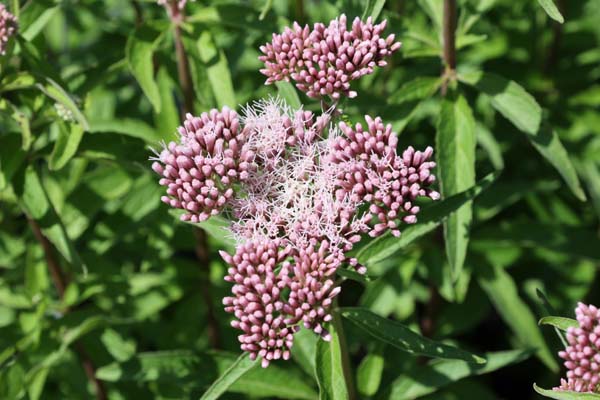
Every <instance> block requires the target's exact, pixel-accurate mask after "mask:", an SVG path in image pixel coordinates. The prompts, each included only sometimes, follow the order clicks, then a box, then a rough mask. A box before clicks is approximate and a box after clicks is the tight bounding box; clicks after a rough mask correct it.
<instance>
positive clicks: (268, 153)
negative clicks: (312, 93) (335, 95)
mask: <svg viewBox="0 0 600 400" xmlns="http://www.w3.org/2000/svg"><path fill="white" fill-rule="evenodd" d="M331 120H332V116H331V115H329V114H327V113H325V114H323V115H321V116H315V114H313V113H312V112H309V111H305V110H293V109H291V108H290V107H288V106H287V105H286V104H285V103H284V102H283V101H281V100H279V99H269V100H263V101H259V102H257V103H255V104H254V105H252V106H249V107H247V108H246V109H245V115H244V117H239V116H238V115H237V113H235V111H232V110H229V109H227V108H224V109H223V110H222V111H217V110H211V111H210V112H209V113H204V114H202V115H201V116H200V117H193V116H191V115H188V116H187V118H186V121H185V122H184V126H183V127H181V128H179V142H171V143H169V144H168V145H167V146H166V147H165V148H164V150H163V151H162V152H161V153H160V154H158V155H157V157H156V158H155V162H154V163H153V166H152V167H153V169H154V171H156V172H157V173H158V174H160V175H161V179H160V184H161V185H164V186H166V187H167V195H166V196H164V197H163V201H164V202H165V203H167V204H169V205H171V206H172V207H175V208H180V209H183V210H185V213H184V214H183V215H182V219H183V220H185V221H192V222H199V221H203V220H205V219H207V218H209V217H210V216H211V215H216V214H218V213H220V212H224V213H225V215H227V216H229V217H230V218H231V219H232V222H231V227H230V230H231V232H232V234H233V236H234V238H235V239H236V241H237V243H238V246H237V249H236V252H235V254H234V255H229V254H227V253H224V252H222V253H221V255H222V257H223V259H224V260H225V261H226V262H227V263H228V264H229V265H230V268H229V271H228V275H227V276H226V278H225V279H226V280H227V281H229V282H232V283H233V284H234V285H233V288H232V296H230V297H227V298H225V299H224V304H225V310H226V311H227V312H230V313H232V314H234V316H235V320H234V321H233V322H232V326H233V327H235V328H238V329H240V330H241V331H242V332H243V333H242V334H241V335H240V336H239V340H240V342H241V348H242V350H244V351H247V352H249V353H250V356H251V357H252V358H253V359H255V358H258V357H260V358H261V359H262V365H263V366H267V365H268V364H269V362H270V361H272V360H277V359H280V358H283V359H286V358H288V357H289V351H290V348H291V346H292V343H293V334H294V333H295V332H296V331H297V330H298V329H299V325H302V326H304V327H305V328H307V329H311V330H313V331H314V332H315V333H317V334H319V335H320V336H321V337H323V338H324V339H325V340H328V339H329V333H328V331H327V329H326V327H325V325H326V323H327V322H329V321H330V320H331V315H330V309H331V306H332V304H333V301H334V298H335V297H336V296H337V295H338V294H339V292H340V287H338V286H336V284H335V273H336V271H337V270H338V269H339V268H340V267H342V266H344V265H349V266H350V267H352V268H355V269H356V270H357V271H358V272H359V273H364V272H365V271H366V269H365V268H364V267H363V266H361V265H359V264H358V262H357V260H356V259H353V258H350V257H348V256H347V255H346V254H347V252H348V251H350V250H352V248H353V246H354V244H355V243H356V242H358V241H359V240H360V239H361V235H362V234H365V233H370V234H371V235H372V236H377V235H380V234H382V233H384V232H385V231H386V230H388V229H389V230H391V231H392V232H393V233H395V234H399V226H398V223H400V222H405V223H414V222H415V221H416V214H417V213H418V211H419V208H418V206H416V205H415V203H414V202H415V199H416V198H417V197H419V196H422V197H425V196H428V197H431V198H433V199H437V198H438V197H439V195H438V194H437V193H436V192H434V191H433V190H431V189H430V188H429V186H430V185H431V184H432V183H433V182H434V180H435V178H434V176H433V175H432V173H431V169H432V168H433V167H434V166H435V164H434V163H433V162H431V161H429V158H430V157H431V154H432V150H431V148H428V149H427V150H426V151H425V152H423V153H422V152H418V151H415V150H414V149H412V148H408V149H407V150H406V151H405V152H404V153H403V154H402V156H400V155H398V154H397V150H396V146H397V138H396V135H395V133H393V132H392V130H391V126H389V125H387V126H384V125H383V123H382V121H381V119H380V118H374V119H373V118H370V117H367V125H368V129H367V130H366V131H365V130H363V129H362V127H361V126H360V124H357V125H356V127H355V128H351V127H349V126H347V125H346V124H344V123H340V124H339V127H338V126H336V125H334V124H332V123H331Z"/></svg>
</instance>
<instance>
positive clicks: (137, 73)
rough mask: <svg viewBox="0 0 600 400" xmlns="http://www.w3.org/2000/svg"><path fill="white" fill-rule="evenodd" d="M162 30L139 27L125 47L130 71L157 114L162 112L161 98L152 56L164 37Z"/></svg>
mask: <svg viewBox="0 0 600 400" xmlns="http://www.w3.org/2000/svg"><path fill="white" fill-rule="evenodd" d="M162 28H163V27H162V26H161V27H159V26H157V25H155V24H153V25H150V24H145V25H142V26H140V27H138V28H137V29H136V30H135V31H134V32H133V33H132V34H131V35H130V36H129V38H128V39H127V45H126V47H125V57H126V58H127V63H128V64H129V69H130V71H131V73H132V74H133V76H134V77H135V79H136V80H137V81H138V83H139V84H140V87H141V88H142V91H143V92H144V94H145V95H146V97H148V100H150V103H152V106H153V107H154V110H155V111H156V112H160V109H161V98H160V89H159V87H158V84H157V83H156V80H155V79H154V63H153V62H152V56H153V54H154V51H156V48H157V47H158V45H159V44H160V41H161V39H162V37H163V35H164V29H162Z"/></svg>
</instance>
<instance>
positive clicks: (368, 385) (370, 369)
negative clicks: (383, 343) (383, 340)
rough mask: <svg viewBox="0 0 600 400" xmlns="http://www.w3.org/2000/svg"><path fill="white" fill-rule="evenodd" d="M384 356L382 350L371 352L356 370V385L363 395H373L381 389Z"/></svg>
mask: <svg viewBox="0 0 600 400" xmlns="http://www.w3.org/2000/svg"><path fill="white" fill-rule="evenodd" d="M384 362H385V360H384V358H383V354H382V352H381V351H377V352H374V353H369V354H367V356H366V357H365V358H364V359H363V360H362V362H361V363H360V365H359V366H358V370H357V371H356V387H357V389H358V392H359V393H360V394H361V395H363V396H373V395H374V394H375V393H377V391H378V390H379V385H380V384H381V376H382V374H383V366H384Z"/></svg>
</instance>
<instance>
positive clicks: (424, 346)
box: [341, 307, 486, 364]
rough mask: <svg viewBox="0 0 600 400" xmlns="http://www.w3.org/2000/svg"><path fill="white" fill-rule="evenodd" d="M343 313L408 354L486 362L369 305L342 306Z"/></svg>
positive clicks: (375, 335) (374, 335)
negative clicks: (413, 328)
mask: <svg viewBox="0 0 600 400" xmlns="http://www.w3.org/2000/svg"><path fill="white" fill-rule="evenodd" d="M341 313H342V315H343V316H344V317H346V318H348V319H349V320H350V321H352V322H353V323H354V324H356V325H357V326H358V327H359V328H361V329H363V330H364V331H365V332H367V333H368V334H370V335H371V336H373V337H374V338H376V339H378V340H381V341H383V342H385V343H388V344H391V345H392V346H394V347H397V348H398V349H400V350H402V351H405V352H407V353H410V354H415V355H423V356H427V357H433V358H444V359H453V360H463V361H468V362H471V363H476V364H483V363H485V362H486V361H485V358H482V357H479V356H477V355H475V354H471V353H469V352H468V351H464V350H461V349H459V348H457V347H453V346H448V345H445V344H443V343H439V342H436V341H434V340H431V339H429V338H426V337H424V336H421V335H419V334H418V333H416V332H414V331H412V330H410V329H409V328H408V327H406V326H404V325H402V324H400V323H399V322H396V321H393V320H390V319H387V318H382V317H380V316H379V315H377V314H375V313H373V312H371V311H369V310H367V309H365V308H360V307H344V308H342V309H341Z"/></svg>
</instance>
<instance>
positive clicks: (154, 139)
mask: <svg viewBox="0 0 600 400" xmlns="http://www.w3.org/2000/svg"><path fill="white" fill-rule="evenodd" d="M90 125H91V126H90V132H91V133H100V132H110V133H119V134H121V135H127V136H131V137H134V138H138V139H142V140H143V141H145V142H146V143H149V144H153V145H156V144H157V143H158V142H159V141H160V140H161V139H162V136H161V135H160V134H159V133H158V132H156V130H155V129H153V128H152V127H151V126H150V125H148V124H146V123H145V122H143V121H141V120H138V119H132V118H111V119H107V120H93V119H92V120H91V121H90Z"/></svg>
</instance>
